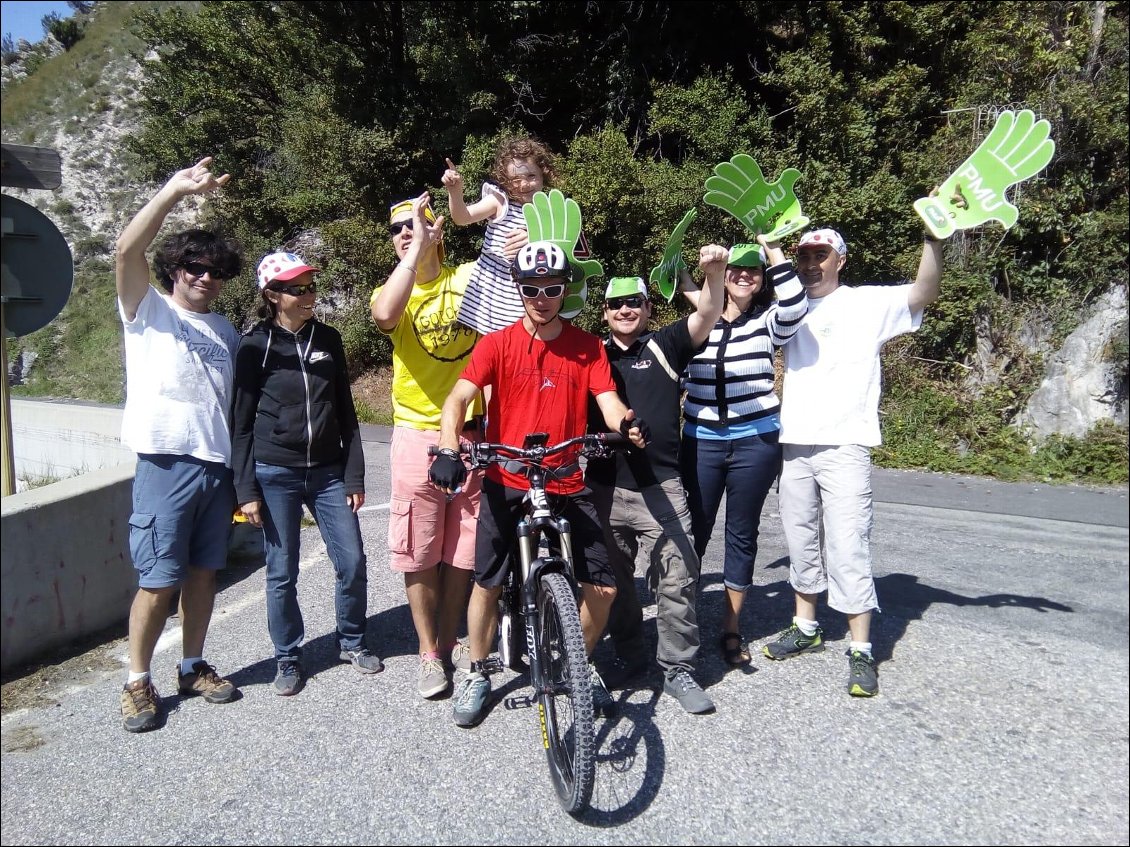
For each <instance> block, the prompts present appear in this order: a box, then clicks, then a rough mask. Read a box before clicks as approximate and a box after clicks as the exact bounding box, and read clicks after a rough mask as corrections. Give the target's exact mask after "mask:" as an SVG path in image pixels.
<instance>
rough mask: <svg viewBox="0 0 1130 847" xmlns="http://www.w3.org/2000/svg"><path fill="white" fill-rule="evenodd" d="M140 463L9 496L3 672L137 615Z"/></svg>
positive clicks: (0, 646) (0, 546)
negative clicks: (132, 537) (133, 520)
mask: <svg viewBox="0 0 1130 847" xmlns="http://www.w3.org/2000/svg"><path fill="white" fill-rule="evenodd" d="M135 464H136V457H134V458H133V459H132V460H131V461H130V462H128V463H124V464H119V465H117V466H115V467H111V468H103V469H101V470H96V471H92V472H90V473H86V474H83V475H81V476H76V477H72V478H70V479H64V480H61V481H59V482H56V483H53V484H51V485H45V486H42V487H40V488H35V489H32V490H30V491H24V492H22V493H19V494H13V495H11V496H10V497H5V498H3V501H2V512H3V515H2V525H0V534H2V536H0V552H2V559H3V564H2V571H3V577H2V578H3V592H2V594H3V600H2V607H3V614H4V617H3V630H2V635H3V637H2V639H0V666H2V670H3V672H5V673H7V671H8V670H9V669H12V668H15V667H18V666H19V665H22V664H26V663H27V662H29V661H31V660H33V659H35V658H38V657H40V656H43V655H44V654H47V653H49V652H51V651H52V650H55V649H57V648H59V647H63V646H65V645H67V644H69V643H72V642H74V641H77V640H79V639H81V638H84V637H86V636H88V635H90V634H92V633H94V632H98V631H100V630H103V629H106V628H107V627H110V626H114V625H116V624H120V623H122V622H123V621H125V620H126V619H127V618H128V617H129V606H130V602H131V601H132V599H133V592H134V590H135V589H136V587H137V572H136V571H135V570H134V568H133V565H132V563H131V561H130V555H129V516H130V512H131V511H132V496H131V494H132V487H133V475H134V468H135Z"/></svg>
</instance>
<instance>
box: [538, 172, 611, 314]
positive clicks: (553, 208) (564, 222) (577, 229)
mask: <svg viewBox="0 0 1130 847" xmlns="http://www.w3.org/2000/svg"><path fill="white" fill-rule="evenodd" d="M522 216H523V217H524V218H525V219H526V231H527V232H528V233H529V238H530V241H531V242H533V241H550V242H552V243H554V244H556V245H557V246H558V247H560V248H561V249H562V250H563V251H564V253H565V256H566V257H567V258H568V259H569V264H571V265H573V266H574V267H575V268H577V269H578V274H577V277H578V278H576V279H574V280H573V281H572V282H571V283H569V285H568V286H567V287H566V290H565V299H564V301H562V304H561V317H563V318H566V319H568V318H574V317H576V316H577V315H578V314H580V312H581V309H583V308H584V307H585V300H586V299H587V298H588V290H589V289H588V285H587V284H586V282H585V281H586V280H587V279H588V278H589V277H593V276H600V275H601V274H603V273H604V267H603V266H602V265H601V264H600V262H598V261H596V260H595V259H588V260H582V259H577V258H576V256H575V252H576V249H577V241H578V239H580V237H581V207H580V206H578V205H577V201H576V200H573V199H572V198H567V197H566V196H565V195H564V194H562V193H561V192H560V191H559V190H558V189H556V188H554V189H552V190H551V191H550V192H549V193H548V194H546V193H545V192H544V191H539V192H537V193H536V194H535V195H534V196H533V198H532V199H531V200H530V202H529V203H526V204H525V205H523V206H522Z"/></svg>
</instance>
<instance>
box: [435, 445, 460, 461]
mask: <svg viewBox="0 0 1130 847" xmlns="http://www.w3.org/2000/svg"><path fill="white" fill-rule="evenodd" d="M436 453H437V454H438V455H440V456H446V457H447V458H449V459H455V460H456V461H462V457H461V456H460V455H459V451H458V450H452V449H451V448H450V447H440V448H439V450H437V451H436Z"/></svg>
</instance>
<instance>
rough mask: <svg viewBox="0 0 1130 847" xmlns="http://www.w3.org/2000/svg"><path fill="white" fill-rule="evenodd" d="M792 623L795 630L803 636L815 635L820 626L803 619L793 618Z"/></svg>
mask: <svg viewBox="0 0 1130 847" xmlns="http://www.w3.org/2000/svg"><path fill="white" fill-rule="evenodd" d="M793 623H795V624H796V625H797V629H799V630H800V631H801V632H803V633H804V634H805V635H815V634H816V630H818V629H819V628H820V625H819V624H818V623H817V622H816V621H806V620H805V619H804V618H797V617H794V618H793Z"/></svg>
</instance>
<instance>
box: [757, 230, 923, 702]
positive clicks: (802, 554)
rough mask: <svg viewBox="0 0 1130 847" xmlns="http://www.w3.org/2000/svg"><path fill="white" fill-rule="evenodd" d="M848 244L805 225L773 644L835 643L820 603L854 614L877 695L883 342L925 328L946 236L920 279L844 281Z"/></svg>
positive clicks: (865, 680) (859, 683) (786, 412)
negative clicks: (874, 542)
mask: <svg viewBox="0 0 1130 847" xmlns="http://www.w3.org/2000/svg"><path fill="white" fill-rule="evenodd" d="M846 263H847V244H846V243H845V242H844V239H843V238H842V237H841V236H840V234H839V233H838V232H836V231H835V230H833V229H818V230H814V231H812V232H807V233H805V234H804V235H803V236H802V237H801V239H800V243H799V245H798V246H797V262H796V269H797V275H798V276H799V277H800V281H801V283H802V284H803V285H804V288H805V292H806V293H807V294H808V315H807V317H806V318H805V321H804V324H803V325H802V326H801V328H800V330H798V332H797V333H796V335H794V336H793V338H792V342H791V343H790V344H789V345H788V346H787V347H785V379H784V388H783V391H782V395H783V396H782V402H781V439H780V440H781V444H782V447H783V454H784V463H783V468H782V471H781V484H780V510H781V520H782V522H783V523H784V530H785V539H786V541H787V543H788V546H789V560H790V567H789V583H790V584H791V585H792V586H793V589H794V591H795V593H796V616H795V617H794V618H793V622H792V624H791V625H790V626H789V627H788V629H786V630H785V631H784V632H782V633H780V635H779V636H778V637H777V639H776V640H775V641H773V642H771V643H770V644H767V645H766V646H765V647H764V648H763V652H764V654H765V655H766V656H768V657H769V658H770V659H786V658H789V657H790V656H798V655H800V654H801V653H810V652H818V651H820V650H823V649H824V640H823V632H822V630H821V629H820V627H819V625H818V623H817V620H816V603H817V600H818V599H819V596H820V594H822V593H823V592H824V591H827V592H828V605H829V606H830V607H831V608H833V609H836V610H837V611H839V612H842V613H844V614H845V615H846V616H847V620H848V628H849V630H850V632H851V643H850V645H849V647H848V650H847V655H848V667H849V675H848V693H849V694H851V695H853V696H856V697H872V696H874V695H875V694H877V693H879V676H878V672H877V670H876V668H875V659H874V657H873V656H872V653H871V612H872V611H873V610H878V608H879V603H878V599H877V598H876V595H875V580H874V577H873V575H872V572H871V522H872V509H871V448H872V447H875V446H877V445H878V444H880V442H881V438H880V435H879V394H880V391H881V379H880V368H879V352H880V350H881V349H882V346H883V343H884V342H885V341H887V340H888V339H891V338H894V337H895V336H897V335H902V334H903V333H906V332H914V331H915V330H916V329H918V327H919V326H920V325H921V323H922V312H923V310H924V309H925V308H926V306H928V305H929V304H930V303H932V302H934V300H936V299H937V297H938V287H939V283H940V281H941V276H942V270H941V269H942V244H941V242H940V241H934V240H932V239H931V238H929V237H927V239H926V243H925V244H924V245H923V248H922V258H921V260H920V262H919V265H918V274H917V276H916V277H915V279H914V282H912V283H909V284H905V285H894V286H881V285H869V286H861V287H858V288H854V287H852V288H849V287H847V286H844V285H841V284H840V271H842V270H843V268H844V265H845V264H846Z"/></svg>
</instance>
